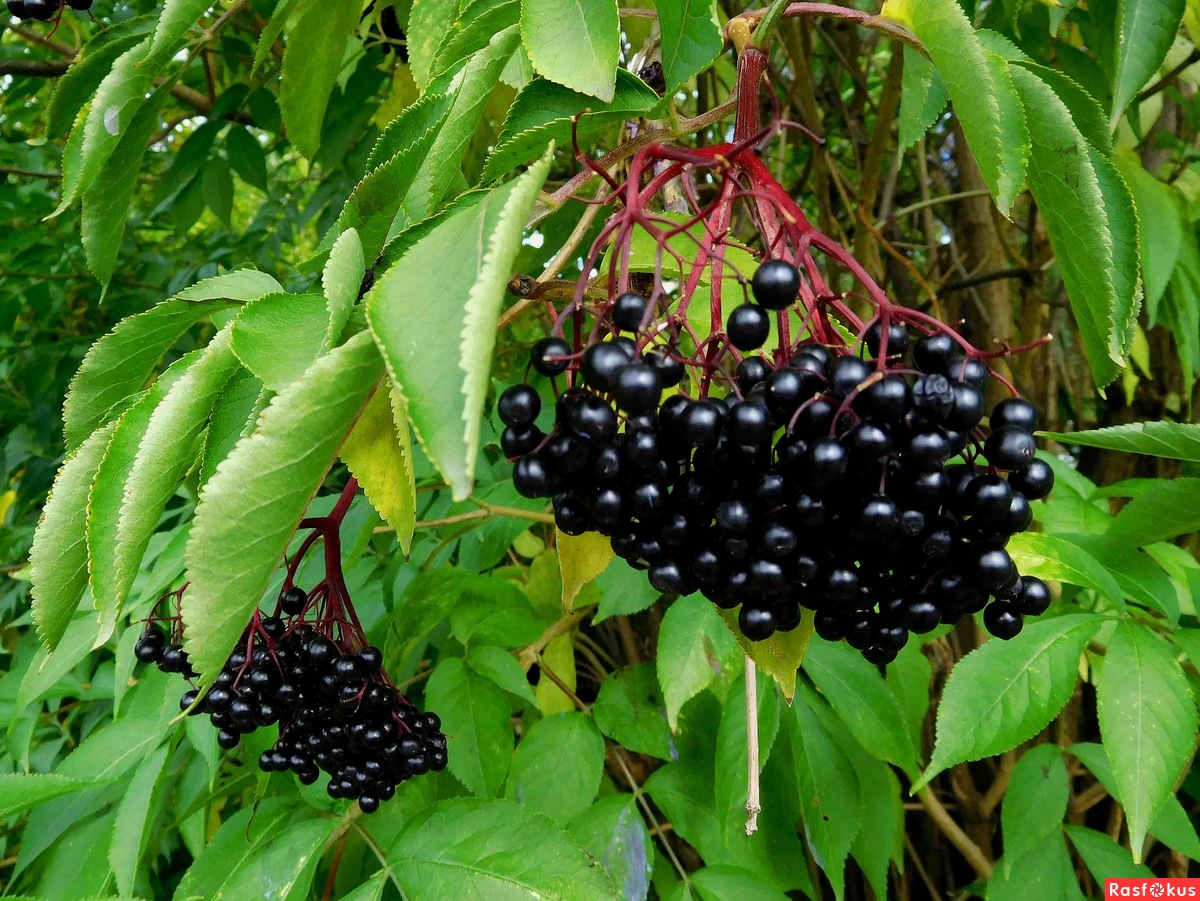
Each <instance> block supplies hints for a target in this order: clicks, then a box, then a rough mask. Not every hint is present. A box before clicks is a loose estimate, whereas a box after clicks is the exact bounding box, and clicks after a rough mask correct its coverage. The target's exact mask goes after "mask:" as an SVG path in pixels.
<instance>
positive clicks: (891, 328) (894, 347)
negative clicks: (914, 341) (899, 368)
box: [863, 322, 908, 359]
mask: <svg viewBox="0 0 1200 901" xmlns="http://www.w3.org/2000/svg"><path fill="white" fill-rule="evenodd" d="M887 335H888V340H887V356H888V359H892V358H895V357H902V356H904V355H905V354H906V353H907V352H908V329H906V328H905V327H904V324H903V323H900V322H893V323H890V324H889V325H888V332H887ZM863 341H864V343H865V344H866V345H867V353H869V354H870V355H871V356H872V357H878V356H879V351H880V348H881V347H882V345H883V323H882V322H876V323H874V324H872V325H871V327H870V328H869V329H867V333H866V335H865V336H864V337H863Z"/></svg>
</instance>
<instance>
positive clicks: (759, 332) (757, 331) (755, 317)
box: [725, 303, 771, 350]
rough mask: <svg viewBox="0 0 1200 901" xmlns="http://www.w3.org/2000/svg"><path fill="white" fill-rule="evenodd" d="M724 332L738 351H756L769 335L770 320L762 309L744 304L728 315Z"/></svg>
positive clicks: (750, 304)
mask: <svg viewBox="0 0 1200 901" xmlns="http://www.w3.org/2000/svg"><path fill="white" fill-rule="evenodd" d="M725 332H726V334H728V335H729V343H730V344H732V345H733V346H734V347H736V348H737V349H738V350H756V349H758V348H760V347H762V346H763V342H765V341H766V340H767V336H768V335H769V334H770V333H771V318H770V316H768V315H767V312H766V311H765V310H764V309H763V308H762V307H759V306H755V305H754V304H752V303H744V304H742V305H741V306H739V307H736V308H735V309H734V311H733V312H732V313H730V314H729V321H728V322H727V323H726V325H725Z"/></svg>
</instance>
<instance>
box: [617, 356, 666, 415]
mask: <svg viewBox="0 0 1200 901" xmlns="http://www.w3.org/2000/svg"><path fill="white" fill-rule="evenodd" d="M612 390H613V396H614V397H615V398H616V399H617V404H618V405H619V406H620V407H621V409H622V410H624V411H625V412H626V413H630V414H633V415H634V416H638V415H641V414H643V413H651V412H653V411H654V409H655V408H656V407H657V406H658V399H659V398H660V397H661V396H662V391H663V384H662V380H661V379H660V378H659V377H658V372H657V371H656V370H655V369H654V367H652V366H648V365H647V364H645V363H629V364H627V365H625V366H623V367H622V368H621V369H620V370H619V371H618V372H617V375H616V380H615V382H614V384H613V388H612Z"/></svg>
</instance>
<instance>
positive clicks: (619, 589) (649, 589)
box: [592, 560, 659, 623]
mask: <svg viewBox="0 0 1200 901" xmlns="http://www.w3.org/2000/svg"><path fill="white" fill-rule="evenodd" d="M596 589H597V590H598V591H599V592H600V604H599V606H597V608H596V614H595V616H593V617H592V622H593V623H600V622H603V621H604V620H606V619H608V618H609V617H611V616H621V615H622V614H625V615H628V614H631V613H640V612H641V611H643V610H645V609H647V608H648V607H650V606H651V605H653V604H654V603H655V602H656V601H657V600H658V598H659V594H658V592H657V591H655V590H654V586H652V585H651V584H650V583H649V582H648V581H646V576H645V574H644V573H641V572H638V571H637V570H636V569H634V568H633V567H631V566H630V565H629V564H628V563H626V562H625V561H624V560H620V561H617V560H614V561H613V562H612V563H611V564H609V567H608V569H606V570H605V571H604V572H602V573H601V574H600V577H599V578H598V579H596Z"/></svg>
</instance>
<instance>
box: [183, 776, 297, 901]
mask: <svg viewBox="0 0 1200 901" xmlns="http://www.w3.org/2000/svg"><path fill="white" fill-rule="evenodd" d="M293 813H294V808H293V806H292V803H291V801H290V800H289V799H284V798H281V797H270V798H265V799H264V800H263V802H262V803H261V804H259V805H254V806H248V807H243V808H242V809H240V810H238V811H237V812H236V813H234V814H233V815H232V816H231V817H229V819H227V820H225V821H224V822H223V823H221V828H220V829H218V830H217V834H216V835H215V836H213V837H212V838H211V839H210V840H209V842H208V843H207V844H206V845H205V846H204V849H203V850H202V851H201V852H200V856H199V857H197V858H196V859H195V861H193V862H192V865H191V866H190V867H188V869H187V872H186V873H184V874H183V879H182V880H180V882H179V887H178V888H177V889H176V890H175V895H174V898H175V901H185V899H190V898H213V897H215V896H216V895H217V893H218V892H219V891H221V889H222V886H223V885H224V884H225V883H226V882H227V881H228V880H229V878H230V876H231V875H232V874H233V873H235V872H237V871H238V870H239V869H240V867H241V865H242V864H243V863H244V862H245V861H246V859H247V858H249V857H250V856H251V855H253V854H254V851H255V849H256V848H258V847H259V846H260V845H261V844H262V843H263V842H265V841H269V840H270V839H271V837H272V836H275V835H278V834H279V833H280V832H281V831H283V830H284V829H286V828H287V825H288V821H289V820H290V819H292V817H293Z"/></svg>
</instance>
